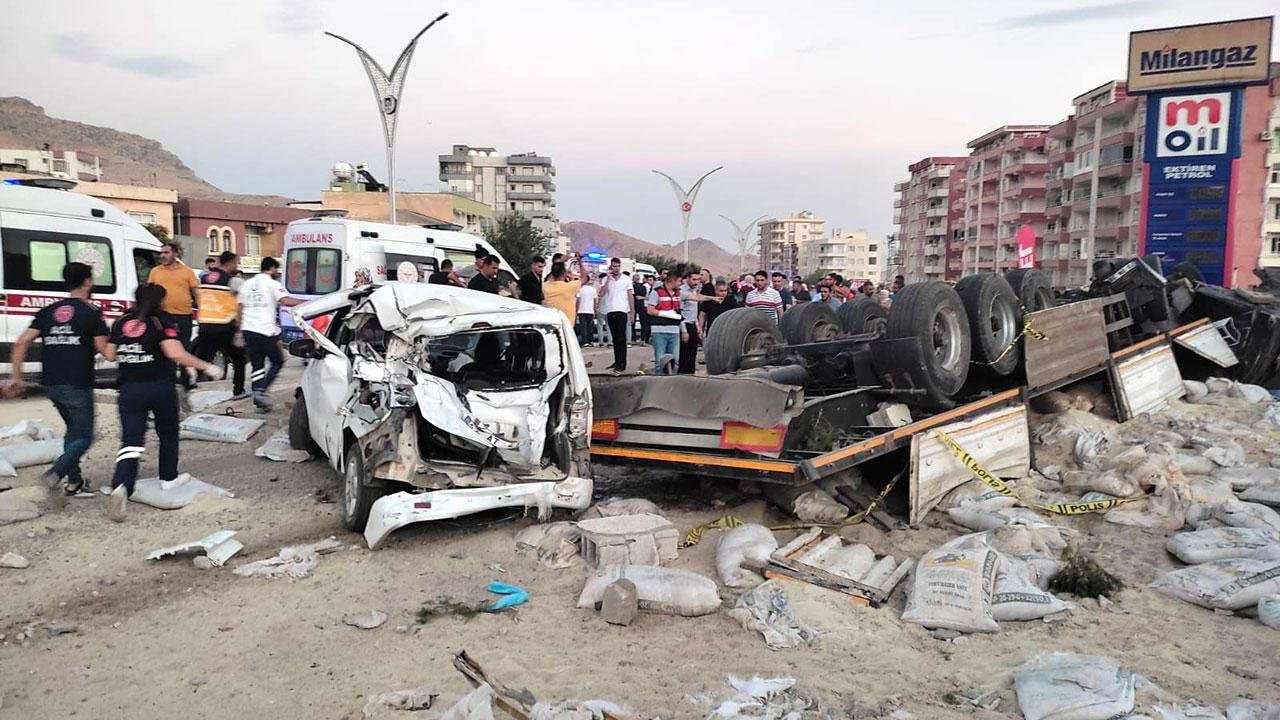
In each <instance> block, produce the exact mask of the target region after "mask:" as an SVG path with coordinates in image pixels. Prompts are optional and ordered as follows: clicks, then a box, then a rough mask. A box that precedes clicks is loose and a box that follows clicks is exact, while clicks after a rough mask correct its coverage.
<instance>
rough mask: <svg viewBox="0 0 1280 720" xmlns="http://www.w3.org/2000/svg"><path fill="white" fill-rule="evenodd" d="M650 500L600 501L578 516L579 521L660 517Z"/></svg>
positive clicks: (623, 499) (616, 499)
mask: <svg viewBox="0 0 1280 720" xmlns="http://www.w3.org/2000/svg"><path fill="white" fill-rule="evenodd" d="M661 514H662V512H661V511H660V510H659V509H658V506H657V505H655V504H654V502H653V501H652V500H645V499H644V498H616V497H615V498H609V499H608V500H601V501H600V502H598V503H596V504H595V505H592V506H591V507H589V508H587V509H586V510H583V511H582V512H581V513H579V514H578V519H579V520H590V519H592V518H602V517H615V516H617V515H661Z"/></svg>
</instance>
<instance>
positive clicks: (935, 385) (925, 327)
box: [885, 280, 972, 406]
mask: <svg viewBox="0 0 1280 720" xmlns="http://www.w3.org/2000/svg"><path fill="white" fill-rule="evenodd" d="M885 337H886V339H889V340H898V339H903V338H916V339H917V340H919V341H920V349H921V351H922V355H923V358H924V367H923V368H922V370H923V373H922V376H923V377H922V378H921V382H922V383H923V384H924V387H923V388H922V389H923V390H925V391H926V394H927V397H926V398H925V399H924V403H922V404H933V405H942V406H945V405H946V404H947V403H948V402H950V400H951V397H952V396H953V395H955V394H956V393H957V392H959V391H960V388H961V387H962V386H963V385H964V381H965V380H966V379H968V377H969V357H970V354H971V352H972V347H971V345H970V339H969V319H968V317H967V316H966V315H965V311H964V304H963V303H962V302H961V301H960V296H959V295H958V294H957V293H956V291H955V290H953V289H952V288H951V286H950V285H948V284H946V283H944V282H940V281H937V280H933V281H928V282H920V283H911V284H910V285H907V286H906V287H904V288H902V289H901V290H899V291H898V294H897V297H895V298H894V300H893V309H892V311H891V312H890V313H889V320H888V322H886V323H885ZM908 357H909V356H905V355H904V357H902V358H901V359H902V361H903V362H906V361H907V359H908ZM890 360H895V358H890Z"/></svg>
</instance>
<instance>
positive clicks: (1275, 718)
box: [1227, 698, 1280, 720]
mask: <svg viewBox="0 0 1280 720" xmlns="http://www.w3.org/2000/svg"><path fill="white" fill-rule="evenodd" d="M1227 720H1280V705H1277V704H1274V703H1266V702H1261V701H1258V700H1250V699H1248V698H1236V699H1235V700H1232V701H1231V704H1230V705H1228V706H1227Z"/></svg>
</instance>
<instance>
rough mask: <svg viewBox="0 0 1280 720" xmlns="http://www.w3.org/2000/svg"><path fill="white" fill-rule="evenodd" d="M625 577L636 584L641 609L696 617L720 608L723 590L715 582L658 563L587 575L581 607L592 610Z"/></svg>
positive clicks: (618, 568) (606, 570) (616, 567)
mask: <svg viewBox="0 0 1280 720" xmlns="http://www.w3.org/2000/svg"><path fill="white" fill-rule="evenodd" d="M624 575H625V576H626V578H627V579H628V580H630V581H631V582H633V583H635V586H636V597H637V598H638V599H639V601H640V609H641V610H652V611H654V612H660V613H666V614H668V615H682V616H684V617H697V616H699V615H708V614H710V613H713V612H715V611H717V610H719V609H720V593H719V592H718V591H717V590H716V584H715V581H713V580H711V579H710V578H705V577H703V576H701V575H699V574H697V573H693V572H689V571H688V570H677V569H675V568H667V567H661V566H656V565H629V566H627V567H622V566H621V565H611V566H609V567H606V568H602V569H600V570H598V571H596V573H595V574H593V575H592V576H591V577H589V578H587V584H586V586H585V587H583V588H582V594H581V595H579V596H578V607H580V608H583V609H591V608H594V607H595V606H596V605H598V604H599V603H600V601H601V599H602V598H603V596H604V589H605V587H606V586H608V585H609V583H611V582H613V581H614V580H617V579H618V578H620V577H623V576H624Z"/></svg>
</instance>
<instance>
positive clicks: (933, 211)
mask: <svg viewBox="0 0 1280 720" xmlns="http://www.w3.org/2000/svg"><path fill="white" fill-rule="evenodd" d="M950 212H951V210H950V209H949V208H948V207H947V206H946V205H935V206H933V207H931V208H929V209H928V210H926V211H925V213H924V216H925V217H930V218H944V217H946V216H947V214H948V213H950Z"/></svg>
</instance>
